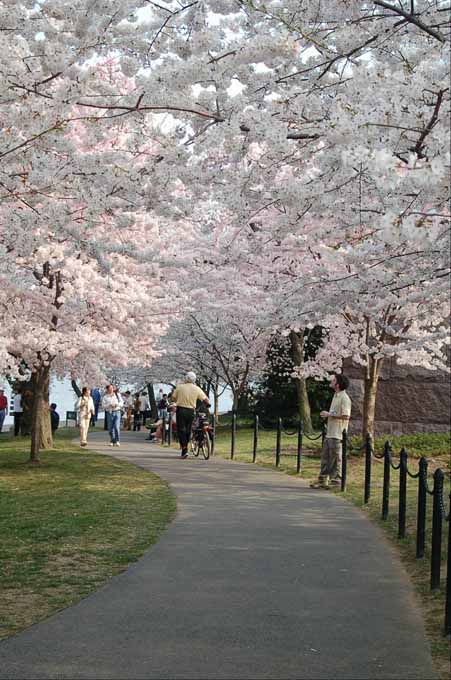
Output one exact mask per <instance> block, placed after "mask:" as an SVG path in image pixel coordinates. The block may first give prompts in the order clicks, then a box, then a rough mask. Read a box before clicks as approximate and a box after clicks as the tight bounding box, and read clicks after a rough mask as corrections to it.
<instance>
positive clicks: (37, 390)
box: [30, 366, 53, 463]
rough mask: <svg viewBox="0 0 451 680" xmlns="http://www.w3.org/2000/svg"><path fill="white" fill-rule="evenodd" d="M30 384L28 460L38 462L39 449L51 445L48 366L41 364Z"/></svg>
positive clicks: (50, 446) (49, 447)
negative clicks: (31, 388) (30, 404)
mask: <svg viewBox="0 0 451 680" xmlns="http://www.w3.org/2000/svg"><path fill="white" fill-rule="evenodd" d="M32 384H33V408H32V413H31V451H30V462H31V463H39V451H40V449H51V448H52V447H53V437H52V429H51V425H50V407H49V388H50V367H49V366H43V367H42V368H40V369H39V370H37V371H36V372H35V373H33V375H32Z"/></svg>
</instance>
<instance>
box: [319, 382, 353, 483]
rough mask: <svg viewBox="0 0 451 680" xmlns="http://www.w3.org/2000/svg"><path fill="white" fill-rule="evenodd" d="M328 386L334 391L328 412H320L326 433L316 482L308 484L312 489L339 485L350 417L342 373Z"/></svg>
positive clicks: (349, 407) (345, 385)
mask: <svg viewBox="0 0 451 680" xmlns="http://www.w3.org/2000/svg"><path fill="white" fill-rule="evenodd" d="M330 386H331V388H332V389H333V391H334V396H333V399H332V403H331V405H330V408H329V410H328V411H321V412H320V416H321V418H327V433H326V436H325V438H324V442H323V448H322V450H321V470H320V473H319V476H318V481H317V482H313V483H312V484H310V488H312V489H328V488H329V482H330V485H331V486H339V485H340V484H341V464H342V440H343V430H347V429H348V425H349V419H350V417H351V399H350V398H349V395H348V393H347V392H346V390H347V389H348V387H349V380H348V378H347V377H346V376H345V375H343V374H342V373H334V375H333V376H332V378H331V381H330Z"/></svg>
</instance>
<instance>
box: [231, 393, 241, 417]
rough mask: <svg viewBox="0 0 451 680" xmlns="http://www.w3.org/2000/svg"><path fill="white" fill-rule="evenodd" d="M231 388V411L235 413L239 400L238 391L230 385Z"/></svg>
mask: <svg viewBox="0 0 451 680" xmlns="http://www.w3.org/2000/svg"><path fill="white" fill-rule="evenodd" d="M231 389H232V394H233V405H232V411H234V412H235V413H236V412H237V411H238V403H239V401H240V391H239V390H237V389H236V388H235V387H233V386H232V387H231Z"/></svg>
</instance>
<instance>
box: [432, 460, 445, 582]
mask: <svg viewBox="0 0 451 680" xmlns="http://www.w3.org/2000/svg"><path fill="white" fill-rule="evenodd" d="M444 477H445V475H444V473H443V470H440V468H439V469H438V470H436V471H435V472H434V495H433V497H432V500H433V506H432V543H431V590H438V589H439V588H440V562H441V551H442V522H443V519H442V505H441V498H442V495H443V480H444Z"/></svg>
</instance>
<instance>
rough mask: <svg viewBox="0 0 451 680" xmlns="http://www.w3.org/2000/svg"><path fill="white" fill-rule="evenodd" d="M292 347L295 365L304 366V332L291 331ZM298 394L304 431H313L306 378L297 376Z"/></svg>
mask: <svg viewBox="0 0 451 680" xmlns="http://www.w3.org/2000/svg"><path fill="white" fill-rule="evenodd" d="M290 340H291V349H292V352H293V362H294V364H295V366H302V364H303V363H304V334H303V333H296V332H295V331H290ZM294 382H295V385H296V394H297V400H298V414H299V418H300V419H301V420H302V422H303V423H304V431H305V432H311V431H312V414H311V410H310V402H309V398H308V392H307V384H306V380H305V378H295V380H294Z"/></svg>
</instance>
